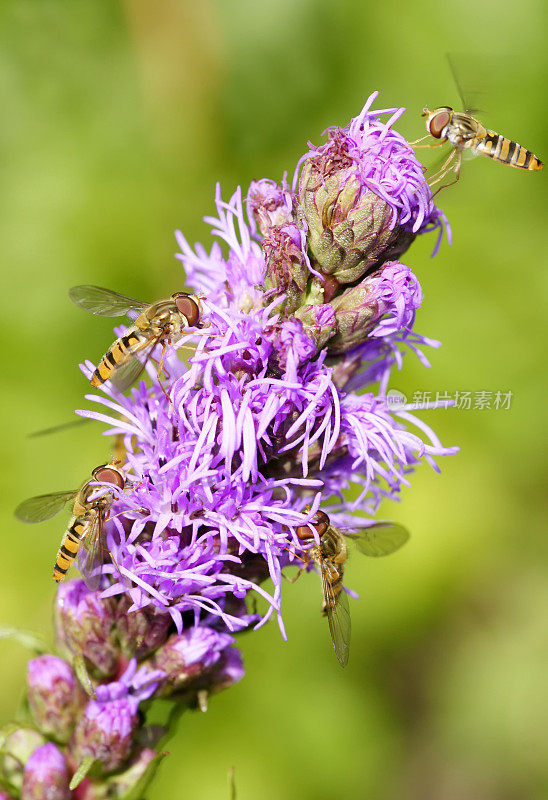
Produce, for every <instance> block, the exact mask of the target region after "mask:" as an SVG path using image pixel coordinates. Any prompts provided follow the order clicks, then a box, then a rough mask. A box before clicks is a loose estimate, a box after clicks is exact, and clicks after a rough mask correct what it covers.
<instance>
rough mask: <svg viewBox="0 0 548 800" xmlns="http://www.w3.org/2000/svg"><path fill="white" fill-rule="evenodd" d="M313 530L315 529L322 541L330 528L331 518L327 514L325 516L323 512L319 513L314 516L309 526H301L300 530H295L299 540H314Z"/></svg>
mask: <svg viewBox="0 0 548 800" xmlns="http://www.w3.org/2000/svg"><path fill="white" fill-rule="evenodd" d="M313 528H315V532H316V535H317V536H319V537H320V539H321V537H322V536H323V535H324V533H325V532H326V530H327V529H328V528H329V517H328V516H327V514H325V513H324V512H323V511H317V512H316V514H315V515H314V519H313V520H310V522H309V523H308V524H307V525H299V527H298V528H295V533H296V534H297V536H298V537H299V539H302V540H306V539H313V538H314V531H313V530H312V529H313Z"/></svg>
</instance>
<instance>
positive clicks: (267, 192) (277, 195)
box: [247, 178, 294, 236]
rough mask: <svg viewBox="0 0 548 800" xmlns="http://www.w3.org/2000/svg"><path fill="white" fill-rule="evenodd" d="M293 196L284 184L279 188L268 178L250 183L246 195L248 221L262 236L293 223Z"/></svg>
mask: <svg viewBox="0 0 548 800" xmlns="http://www.w3.org/2000/svg"><path fill="white" fill-rule="evenodd" d="M293 204H294V196H293V194H292V192H290V190H289V187H288V186H287V185H286V184H285V181H284V184H283V186H279V185H278V184H277V183H276V182H275V181H272V180H270V179H269V178H263V179H262V180H260V181H252V182H251V183H250V185H249V191H248V193H247V208H248V215H249V219H250V221H251V222H252V223H253V222H254V223H255V224H256V225H257V227H258V228H259V230H260V232H261V233H262V235H263V236H268V234H269V233H270V231H271V230H272V228H278V227H280V226H281V225H286V224H287V223H289V222H292V221H293Z"/></svg>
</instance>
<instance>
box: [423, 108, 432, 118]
mask: <svg viewBox="0 0 548 800" xmlns="http://www.w3.org/2000/svg"><path fill="white" fill-rule="evenodd" d="M429 114H430V109H429V108H423V109H422V114H421V117H427V116H428V115H429Z"/></svg>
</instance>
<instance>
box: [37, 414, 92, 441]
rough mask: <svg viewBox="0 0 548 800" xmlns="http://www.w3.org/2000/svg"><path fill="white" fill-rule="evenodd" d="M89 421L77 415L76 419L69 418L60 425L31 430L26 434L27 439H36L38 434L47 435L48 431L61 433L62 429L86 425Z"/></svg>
mask: <svg viewBox="0 0 548 800" xmlns="http://www.w3.org/2000/svg"><path fill="white" fill-rule="evenodd" d="M88 422H91V420H90V419H88V418H87V417H79V418H78V419H71V420H70V422H62V423H61V424H60V425H52V426H51V427H50V428H41V429H40V430H39V431H32V433H29V434H28V435H27V438H29V439H38V437H39V436H49V434H50V433H61V432H62V431H66V430H69V429H70V428H76V427H79V426H80V425H86V424H87V423H88Z"/></svg>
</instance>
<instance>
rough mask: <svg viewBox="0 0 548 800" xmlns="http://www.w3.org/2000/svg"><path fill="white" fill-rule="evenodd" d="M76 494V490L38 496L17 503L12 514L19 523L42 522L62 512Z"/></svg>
mask: <svg viewBox="0 0 548 800" xmlns="http://www.w3.org/2000/svg"><path fill="white" fill-rule="evenodd" d="M77 494H78V489H74V490H73V491H70V492H53V493H52V494H40V495H38V496H37V497H31V498H29V499H28V500H24V501H23V502H22V503H19V505H18V506H17V508H16V509H15V512H14V513H15V516H16V517H17V519H18V520H20V521H21V522H43V521H44V520H46V519H50V518H51V517H54V516H55V515H56V514H58V513H59V512H60V511H62V509H63V508H64V506H65V505H66V504H67V503H68V502H69V500H74V498H75V497H76V495H77Z"/></svg>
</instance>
